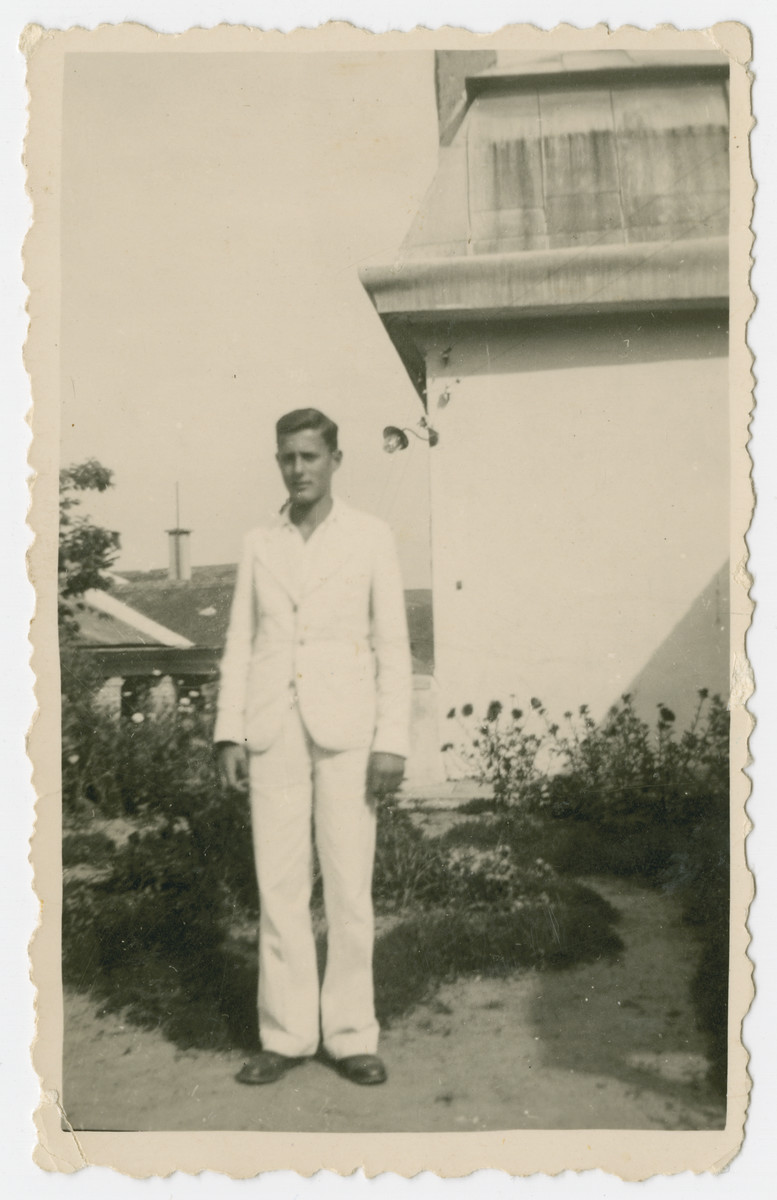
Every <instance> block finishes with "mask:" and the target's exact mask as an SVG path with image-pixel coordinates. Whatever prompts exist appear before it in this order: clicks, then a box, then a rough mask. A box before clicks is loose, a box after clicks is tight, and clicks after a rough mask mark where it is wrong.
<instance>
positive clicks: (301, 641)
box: [299, 638, 305, 646]
mask: <svg viewBox="0 0 777 1200" xmlns="http://www.w3.org/2000/svg"><path fill="white" fill-rule="evenodd" d="M299 644H300V646H304V645H305V639H304V638H300V639H299Z"/></svg>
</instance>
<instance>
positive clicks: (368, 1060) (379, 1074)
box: [335, 1054, 388, 1084]
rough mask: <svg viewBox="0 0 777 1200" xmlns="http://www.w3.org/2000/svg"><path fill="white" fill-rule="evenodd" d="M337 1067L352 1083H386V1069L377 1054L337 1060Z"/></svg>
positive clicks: (352, 1055) (352, 1056)
mask: <svg viewBox="0 0 777 1200" xmlns="http://www.w3.org/2000/svg"><path fill="white" fill-rule="evenodd" d="M335 1067H336V1068H337V1070H338V1071H339V1072H340V1074H341V1075H343V1076H344V1077H345V1078H346V1079H350V1081H351V1083H361V1084H372V1083H385V1082H386V1080H387V1079H388V1075H387V1073H386V1068H385V1066H384V1065H383V1061H382V1059H380V1058H378V1056H377V1054H351V1055H349V1056H348V1058H336V1059H335Z"/></svg>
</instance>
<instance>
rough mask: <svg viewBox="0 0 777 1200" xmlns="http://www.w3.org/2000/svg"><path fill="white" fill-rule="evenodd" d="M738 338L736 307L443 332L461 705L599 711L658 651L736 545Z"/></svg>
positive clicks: (439, 483) (446, 624) (438, 474)
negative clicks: (733, 477)
mask: <svg viewBox="0 0 777 1200" xmlns="http://www.w3.org/2000/svg"><path fill="white" fill-rule="evenodd" d="M726 350H727V337H726V330H725V314H723V313H720V312H717V313H697V314H679V313H675V314H673V315H672V314H669V315H665V316H660V315H655V314H650V313H644V314H641V315H638V316H620V317H609V318H607V319H600V320H598V321H597V320H592V319H587V320H583V319H577V320H574V319H572V320H566V321H563V322H559V321H546V322H537V323H535V324H534V325H531V324H528V323H524V324H519V323H513V324H504V325H501V326H499V325H496V324H493V323H489V324H487V325H486V324H483V323H480V324H474V323H473V324H472V325H471V326H455V327H453V328H452V329H450V330H449V331H448V336H447V338H446V337H445V336H444V335H443V333H442V331H441V330H440V329H437V330H436V331H432V330H431V329H430V332H429V337H428V341H427V344H426V356H427V370H428V380H429V383H428V396H429V410H430V420H431V421H432V423H433V424H434V425H435V427H436V428H437V429H438V431H439V434H440V441H439V445H438V446H437V447H436V448H435V449H434V450H433V451H431V453H430V463H431V503H432V567H433V595H434V627H435V663H436V667H435V674H436V677H437V680H438V682H439V686H440V709H441V711H442V712H443V713H445V712H446V711H447V710H448V708H450V707H453V706H460V705H462V704H464V703H472V704H474V705H476V706H477V707H482V706H484V705H486V704H487V703H488V702H489V701H490V700H491V699H495V698H498V699H502V700H507V701H509V700H510V698H511V697H514V698H515V703H516V704H518V705H519V706H520V707H524V706H525V705H526V704H527V702H528V701H529V699H530V698H531V697H532V696H536V697H539V698H540V699H541V700H542V701H543V703H544V704H545V705H546V708H547V709H548V711H549V713H550V714H551V716H558V717H559V718H560V717H561V715H562V714H563V712H564V711H565V710H567V709H576V708H577V707H578V706H579V705H581V704H588V705H589V706H590V709H591V711H592V715H593V716H594V717H598V716H600V715H602V714H603V713H604V712H605V711H606V709H607V707H608V706H609V705H610V704H611V703H612V702H613V701H614V700H616V699H617V698H618V697H619V695H620V694H621V693H622V692H624V691H625V690H626V689H627V687H628V686H629V684H630V683H631V682H632V681H633V680H634V678H635V677H636V676H637V675H638V674H639V672H640V671H641V670H642V669H643V668H644V667H645V665H646V663H648V662H649V661H650V660H651V658H652V657H653V655H654V653H655V651H656V650H657V648H658V647H659V646H661V644H662V643H663V642H664V641H665V640H666V638H667V636H668V635H669V634H670V633H671V631H672V630H673V629H674V628H675V627H676V626H677V624H678V622H680V621H681V620H682V618H683V617H684V615H685V614H686V613H687V611H688V609H689V608H690V607H691V605H692V604H693V602H694V600H695V599H696V598H697V596H698V595H699V594H700V593H701V592H702V591H703V589H704V588H705V587H706V586H707V585H708V584H709V581H710V579H711V578H712V577H713V576H714V575H715V573H716V572H717V571H719V569H720V567H721V564H722V563H723V562H724V561H725V559H726V557H727V554H728V418H727V363H726ZM704 668H705V664H704V663H700V664H699V670H700V672H701V674H702V675H703V674H704ZM711 669H712V668H711ZM666 682H667V695H666V697H664V699H665V701H666V703H671V701H672V695H671V688H672V680H671V679H667V681H666ZM701 683H702V685H703V684H704V681H703V679H702V680H701ZM684 686H687V680H686V681H685V683H684ZM710 686H714V685H712V684H710ZM443 732H445V734H446V738H447V737H448V736H449V735H450V726H448V728H447V729H446V730H444V731H443Z"/></svg>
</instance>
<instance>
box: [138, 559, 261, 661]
mask: <svg viewBox="0 0 777 1200" xmlns="http://www.w3.org/2000/svg"><path fill="white" fill-rule="evenodd" d="M236 573H237V567H236V566H235V565H234V564H233V563H230V564H227V565H221V566H215V567H194V568H193V569H192V577H191V579H190V580H189V581H188V582H186V583H171V582H170V579H169V578H168V574H167V571H166V570H158V571H126V572H123V573H122V576H121V577H122V578H123V579H125V580H126V583H124V584H120V585H118V586H117V587H116V591H115V594H116V596H117V597H118V598H119V599H120V600H122V601H123V603H124V604H128V605H129V606H130V608H134V609H137V611H138V612H140V613H142V614H143V615H144V616H145V617H150V618H151V620H152V621H158V622H159V624H160V625H165V626H167V628H168V629H172V630H174V631H175V632H176V633H180V634H182V635H183V636H184V637H186V638H189V640H190V641H192V642H194V644H195V645H196V646H212V647H218V646H223V645H224V639H225V637H226V632H227V625H228V623H229V610H230V606H231V604H232V592H233V590H234V587H235V575H236Z"/></svg>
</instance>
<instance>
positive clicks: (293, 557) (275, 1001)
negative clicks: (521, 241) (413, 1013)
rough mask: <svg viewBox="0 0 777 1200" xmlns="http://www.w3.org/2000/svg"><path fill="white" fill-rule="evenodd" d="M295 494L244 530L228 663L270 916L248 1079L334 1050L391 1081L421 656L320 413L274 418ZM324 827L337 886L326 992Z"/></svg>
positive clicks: (228, 693)
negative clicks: (380, 852)
mask: <svg viewBox="0 0 777 1200" xmlns="http://www.w3.org/2000/svg"><path fill="white" fill-rule="evenodd" d="M276 431H277V440H278V453H277V456H276V457H277V461H278V465H279V467H280V470H281V474H282V476H283V481H284V484H285V485H286V488H287V490H288V493H289V499H288V502H287V503H286V504H285V505H284V507H283V509H282V510H281V513H280V515H279V517H278V518H277V519H275V521H274V522H273V523H272V524H270V525H267V526H263V527H261V528H259V529H255V530H254V531H253V532H251V533H250V534H249V535H248V537H247V538H246V541H245V546H244V552H243V556H242V560H241V563H240V566H239V569H238V576H237V583H236V588H235V596H234V600H233V605H232V614H231V617H230V625H229V632H228V635H227V642H226V647H225V650H224V656H223V659H222V663H221V687H220V692H219V703H218V713H217V720H216V729H215V740H216V742H217V745H218V751H219V766H220V772H221V776H222V779H223V781H224V783H225V784H226V785H227V786H228V787H230V788H235V789H238V790H242V791H246V790H250V798H251V819H252V830H253V841H254V854H255V859H256V870H257V878H258V881H259V896H260V904H261V917H260V927H259V1032H260V1037H261V1043H262V1050H261V1053H259V1054H258V1055H257V1056H256V1057H255V1058H253V1059H251V1060H250V1061H249V1062H248V1063H246V1064H245V1066H244V1067H243V1069H242V1071H241V1072H240V1074H239V1075H238V1079H239V1080H240V1081H241V1082H243V1083H252V1084H253V1083H256V1084H260V1083H272V1082H273V1081H274V1080H276V1079H279V1078H280V1077H281V1076H282V1075H284V1074H285V1073H286V1071H287V1070H289V1068H290V1067H292V1066H296V1065H297V1064H299V1063H301V1062H303V1061H304V1060H305V1059H306V1058H308V1057H310V1056H311V1055H313V1054H315V1053H316V1051H317V1049H318V1046H319V1041H320V1039H321V1038H323V1045H324V1049H325V1050H326V1052H327V1053H328V1055H329V1056H330V1058H331V1059H332V1060H334V1063H335V1065H336V1067H337V1069H338V1070H339V1071H340V1072H341V1074H343V1075H345V1076H346V1078H348V1079H350V1080H352V1081H353V1082H355V1083H360V1084H375V1083H382V1082H383V1081H384V1080H385V1079H386V1070H385V1067H384V1065H383V1063H382V1061H381V1060H380V1058H379V1057H378V1056H377V1053H376V1051H377V1043H378V1024H377V1021H376V1019H375V1009H374V1003H373V981H372V949H373V940H374V939H373V914H372V893H371V889H372V869H373V860H374V855H375V803H376V800H378V799H379V798H380V796H381V795H386V794H390V793H391V792H393V791H396V789H397V788H398V787H399V784H400V783H401V781H402V777H403V773H404V763H405V758H406V756H407V749H408V729H409V717H410V699H411V666H410V650H409V643H408V635H407V620H406V616H405V604H404V592H403V588H402V581H401V577H400V573H399V566H398V562H397V556H396V551H395V547H394V540H393V537H392V534H391V532H390V530H389V528H388V526H387V525H385V524H384V523H383V522H382V521H379V520H378V519H377V518H375V517H372V516H368V515H367V514H366V513H361V512H356V511H355V510H353V509H351V508H349V507H348V506H347V505H345V504H343V503H342V502H341V501H339V500H336V499H334V498H333V496H332V477H333V475H334V473H335V471H336V470H337V468H338V467H339V465H340V461H341V458H342V453H341V451H340V449H339V448H338V444H337V426H336V425H335V424H334V422H332V421H330V420H329V418H328V417H326V416H324V414H323V413H320V412H318V411H317V410H316V409H300V410H296V411H295V412H292V413H287V414H286V416H284V417H282V418H281V419H280V421H279V422H278V424H277V427H276ZM311 821H312V824H313V827H314V829H315V840H316V849H317V851H318V857H319V862H320V865H321V873H322V876H323V885H324V904H325V908H326V916H327V926H328V935H327V963H326V971H325V975H324V981H323V984H322V986H321V990H320V996H319V981H318V971H317V963H316V951H315V941H314V937H313V931H312V928H311V919H310V892H311V880H312V843H311Z"/></svg>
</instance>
